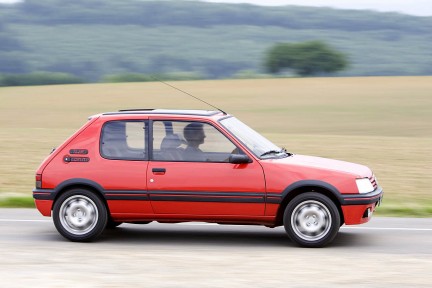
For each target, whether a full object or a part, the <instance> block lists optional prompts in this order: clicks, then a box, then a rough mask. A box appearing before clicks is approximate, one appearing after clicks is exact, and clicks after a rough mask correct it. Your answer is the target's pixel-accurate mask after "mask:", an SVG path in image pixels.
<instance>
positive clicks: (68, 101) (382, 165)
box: [0, 77, 432, 215]
mask: <svg viewBox="0 0 432 288" xmlns="http://www.w3.org/2000/svg"><path fill="white" fill-rule="evenodd" d="M170 83H171V84H174V85H175V86H176V87H178V88H180V89H182V90H185V91H187V92H189V93H191V94H193V95H195V96H198V97H200V98H202V99H204V100H205V101H208V102H210V103H212V104H213V105H216V106H218V107H220V108H221V109H222V110H225V111H227V112H228V113H230V114H234V115H236V116H237V117H238V118H240V119H241V120H242V121H243V122H245V123H247V124H249V125H250V126H252V127H253V128H255V129H256V130H258V131H259V132H261V133H263V134H264V135H265V136H267V137H268V138H270V139H271V140H272V141H273V142H275V143H276V144H278V145H280V146H284V147H286V148H287V150H288V151H291V152H294V153H297V154H310V155H317V156H323V157H329V158H335V159H342V160H347V161H352V162H358V163H362V164H365V165H367V166H369V167H371V168H372V169H373V170H374V172H375V174H376V175H377V177H378V179H379V181H380V183H381V185H382V186H383V187H384V189H385V202H384V206H383V208H384V207H387V209H386V210H387V211H391V210H392V209H393V208H395V209H396V210H398V209H399V210H400V209H409V210H410V211H415V209H416V208H417V207H418V208H419V209H420V210H419V211H422V212H419V214H422V215H432V192H431V187H432V77H365V78H301V79H265V80H223V81H191V82H170ZM124 108H194V109H212V108H211V107H208V106H206V105H205V104H203V103H200V102H198V101H197V100H194V99H192V98H191V97H189V96H186V95H184V94H182V93H180V92H178V91H176V90H174V89H172V88H169V87H167V86H165V85H164V84H162V83H125V84H88V85H62V86H35V87H10V88H0V137H1V142H0V151H1V154H0V155H1V156H0V157H1V158H0V160H1V161H0V195H2V196H3V197H6V196H10V195H31V190H32V189H33V186H34V172H35V170H36V168H37V167H38V165H39V164H40V162H41V161H42V160H43V159H44V157H45V156H46V155H48V153H49V152H50V151H51V149H52V148H53V147H56V146H57V145H59V144H60V143H61V142H62V141H63V140H65V139H66V137H68V136H69V135H70V134H72V133H73V132H74V131H75V130H77V129H78V128H79V127H80V126H81V125H82V124H84V122H85V121H86V119H87V117H88V116H90V115H92V114H96V113H100V112H105V111H115V110H118V109H124ZM398 207H399V208H398ZM410 213H411V214H413V212H410Z"/></svg>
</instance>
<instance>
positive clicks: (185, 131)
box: [33, 109, 383, 247]
mask: <svg viewBox="0 0 432 288" xmlns="http://www.w3.org/2000/svg"><path fill="white" fill-rule="evenodd" d="M382 196H383V192H382V189H381V187H380V186H379V185H378V183H377V181H376V178H375V176H374V174H373V173H372V171H371V170H370V169H369V168H368V167H365V166H362V165H358V164H353V163H348V162H342V161H337V160H330V159H324V158H318V157H311V156H303V155H295V154H291V153H289V152H287V151H286V150H285V149H283V148H282V149H281V148H279V147H277V146H276V145H274V144H273V143H271V142H270V141H269V140H267V139H266V138H264V137H263V136H261V135H260V134H258V133H257V132H255V131H254V130H252V129H251V128H249V127H248V126H246V125H245V124H243V123H242V122H241V121H239V120H238V119H236V118H235V117H233V116H231V115H227V114H225V113H224V112H222V111H201V110H161V109H157V110H146V109H143V110H122V111H119V112H110V113H103V114H99V115H95V116H91V117H90V118H89V121H88V122H87V123H86V124H85V125H84V126H83V127H82V128H81V129H79V130H78V131H77V132H76V133H75V134H73V135H72V136H71V137H70V138H69V139H67V140H66V141H65V142H64V143H63V144H62V145H61V146H60V147H58V148H57V149H56V150H54V151H53V152H52V153H51V155H49V156H48V157H47V158H46V159H45V160H44V161H43V163H42V164H41V166H40V167H39V169H38V170H37V172H36V189H35V190H34V191H33V197H34V199H35V203H36V206H37V209H38V210H39V211H40V212H41V213H42V214H43V215H44V216H51V215H52V217H53V221H54V224H55V227H56V228H57V230H58V232H59V233H60V234H61V235H63V236H64V237H65V238H67V239H69V240H71V241H90V240H93V239H95V238H96V237H98V236H99V235H100V234H101V233H102V232H103V230H104V229H105V228H106V227H111V228H112V227H115V226H117V225H119V224H121V223H143V224H144V223H149V222H151V221H158V222H163V223H167V222H168V223H177V222H184V221H205V222H213V223H220V224H256V225H265V226H268V227H276V226H280V225H284V227H285V229H286V231H287V233H288V235H289V237H290V238H291V239H292V241H294V242H295V243H297V244H299V245H301V246H307V247H321V246H324V245H326V244H328V243H330V242H331V241H332V240H333V239H334V238H335V236H336V234H337V233H338V231H339V227H340V226H341V225H343V224H346V225H352V224H361V223H365V222H367V221H369V219H370V218H371V216H372V213H373V212H374V211H375V208H376V207H377V206H378V205H379V204H380V202H381V199H382Z"/></svg>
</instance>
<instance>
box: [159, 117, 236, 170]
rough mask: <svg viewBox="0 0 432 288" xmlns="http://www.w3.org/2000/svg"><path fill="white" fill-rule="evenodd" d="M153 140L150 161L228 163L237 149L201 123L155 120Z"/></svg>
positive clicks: (220, 134)
mask: <svg viewBox="0 0 432 288" xmlns="http://www.w3.org/2000/svg"><path fill="white" fill-rule="evenodd" d="M153 139H154V142H153V159H154V160H158V161H185V162H228V158H229V156H230V154H231V153H232V152H233V151H234V150H236V148H237V147H236V146H235V145H234V144H233V143H232V142H231V141H230V140H229V139H228V138H226V137H225V136H224V135H223V134H222V133H221V132H220V131H219V130H217V129H216V128H214V127H213V126H212V125H210V124H207V123H203V122H186V121H154V122H153ZM236 151H238V150H236ZM237 153H238V152H237Z"/></svg>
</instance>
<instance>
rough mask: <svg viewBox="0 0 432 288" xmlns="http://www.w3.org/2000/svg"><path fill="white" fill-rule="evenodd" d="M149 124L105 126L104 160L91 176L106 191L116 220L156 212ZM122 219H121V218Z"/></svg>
mask: <svg viewBox="0 0 432 288" xmlns="http://www.w3.org/2000/svg"><path fill="white" fill-rule="evenodd" d="M147 131H148V122H147V121H145V120H115V121H108V122H106V123H104V125H103V127H102V131H101V138H100V154H101V156H102V157H101V158H100V159H99V160H98V161H99V163H98V165H97V166H96V167H97V168H98V169H93V170H92V171H91V172H87V174H89V173H94V174H95V178H94V179H95V180H96V182H97V183H100V185H101V186H102V187H103V188H104V196H105V199H106V200H107V203H108V206H109V209H110V212H111V215H112V216H113V217H120V216H121V217H126V218H128V219H133V218H134V217H138V218H139V217H140V215H143V214H145V215H148V214H152V213H153V209H152V207H151V204H150V201H149V197H148V194H147V181H146V176H147V175H146V171H147V166H148V149H147V144H146V143H148V140H147V139H146V138H148V134H147ZM117 219H119V218H117Z"/></svg>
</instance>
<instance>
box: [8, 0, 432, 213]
mask: <svg viewBox="0 0 432 288" xmlns="http://www.w3.org/2000/svg"><path fill="white" fill-rule="evenodd" d="M244 2H249V3H244ZM407 3H409V5H408V4H407ZM299 5H303V6H299ZM304 5H308V6H304ZM431 6H432V5H431V4H430V3H429V2H428V1H422V0H413V1H389V0H386V1H337V0H336V1H325V0H322V1H319V0H316V1H294V0H292V1H289V0H287V1H170V0H167V1H143V0H121V1H120V0H25V1H13V0H9V1H6V0H0V137H1V140H2V141H1V143H0V151H1V156H0V157H1V159H0V160H1V161H0V205H2V206H20V205H21V206H31V205H33V204H32V199H31V191H32V189H33V186H34V173H35V170H36V169H37V167H38V165H39V164H40V162H41V161H42V160H43V158H44V157H45V156H46V155H48V153H49V152H50V151H51V149H52V148H53V147H55V146H58V145H59V144H61V143H62V141H64V140H65V139H66V138H67V137H68V136H69V135H70V134H72V133H73V132H74V131H76V130H77V129H78V128H79V127H80V126H81V125H83V124H84V123H85V121H86V119H87V117H88V116H89V115H92V114H96V113H100V112H105V111H110V110H118V109H122V108H197V109H211V108H210V107H207V106H205V105H203V104H202V103H200V102H197V101H196V100H193V99H192V98H190V97H188V96H186V95H184V94H181V93H180V92H178V91H176V90H174V89H171V88H169V87H167V86H166V85H164V84H163V83H160V82H157V79H160V80H164V81H172V82H170V83H171V84H173V85H175V86H176V87H178V88H180V89H182V90H185V91H187V92H189V93H191V94H193V95H195V96H198V97H200V98H202V99H204V100H206V101H207V102H210V103H212V104H213V105H216V106H218V107H220V108H221V109H223V110H225V111H228V112H229V113H231V114H234V115H236V116H237V117H238V118H240V119H241V120H243V121H244V122H246V123H247V124H249V125H250V126H252V127H253V128H255V129H256V130H258V131H259V132H260V133H262V134H264V135H265V136H267V137H268V138H269V139H271V140H272V141H273V142H275V143H276V144H277V145H280V146H284V147H286V148H287V149H288V150H289V151H291V152H294V153H298V154H310V155H316V156H323V157H329V158H336V159H342V160H347V161H352V162H358V163H362V164H365V165H368V166H370V167H371V168H372V169H373V170H374V172H375V173H376V175H377V177H378V179H379V181H380V182H381V185H382V186H383V187H384V190H385V193H386V195H385V202H384V205H383V206H382V207H381V208H380V209H379V211H378V214H381V215H409V216H432V195H431V193H430V192H429V191H430V187H431V186H432V176H431V175H432V173H431V168H432V150H431V147H432V129H431V128H432V125H431V124H432V113H431V111H432V93H431V92H432V77H431V75H432V50H431V48H430V47H432V33H431V31H432V16H431V15H432V7H431ZM173 81H177V82H173ZM132 82H133V83H132ZM53 84H56V85H53Z"/></svg>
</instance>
